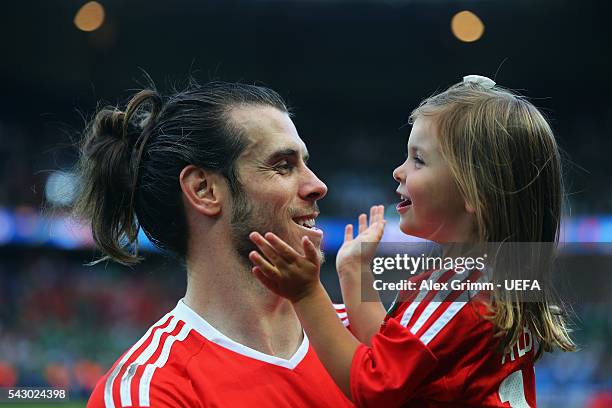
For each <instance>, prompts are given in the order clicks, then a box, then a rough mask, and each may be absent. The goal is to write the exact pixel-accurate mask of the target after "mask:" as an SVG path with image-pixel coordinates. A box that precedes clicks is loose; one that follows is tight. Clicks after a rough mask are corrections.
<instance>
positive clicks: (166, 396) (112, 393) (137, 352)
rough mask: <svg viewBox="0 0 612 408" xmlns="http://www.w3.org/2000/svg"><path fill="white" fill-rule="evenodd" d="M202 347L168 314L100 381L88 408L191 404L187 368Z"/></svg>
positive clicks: (200, 340)
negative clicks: (153, 403)
mask: <svg viewBox="0 0 612 408" xmlns="http://www.w3.org/2000/svg"><path fill="white" fill-rule="evenodd" d="M204 343H205V339H204V338H203V337H202V336H199V335H197V333H195V331H194V330H193V328H192V327H191V326H190V325H189V324H187V323H186V322H185V321H184V320H182V319H181V318H180V317H179V316H176V315H175V314H173V313H172V312H171V313H168V314H167V315H165V316H164V317H162V318H161V319H160V320H159V321H158V322H157V323H155V324H154V325H152V326H151V327H150V328H149V329H148V330H147V332H146V333H145V334H144V335H143V336H142V337H141V338H140V339H139V340H138V341H137V342H136V343H135V344H134V345H133V346H132V347H131V348H130V349H129V350H127V351H126V352H125V353H124V354H123V355H122V356H121V357H120V358H119V359H118V360H117V361H116V362H115V363H114V364H113V366H112V367H111V369H110V370H109V371H108V372H107V373H106V375H105V376H104V377H102V379H100V381H99V382H98V384H97V385H96V387H95V389H94V391H93V393H92V395H91V398H90V401H89V403H88V407H102V406H105V407H108V406H111V407H112V406H149V405H151V400H152V399H153V400H155V401H156V405H155V406H164V405H163V404H164V403H168V404H169V405H168V406H176V405H177V404H179V405H180V403H181V401H183V400H187V401H189V400H191V399H192V398H193V391H192V389H191V381H190V379H189V376H188V372H187V370H186V367H187V365H188V364H189V361H190V360H191V359H192V357H193V356H194V355H196V354H197V353H198V352H199V351H200V350H201V348H202V347H203V345H204ZM183 405H184V404H183ZM187 405H189V404H187ZM191 405H193V404H191ZM191 405H189V406H191Z"/></svg>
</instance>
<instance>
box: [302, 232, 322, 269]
mask: <svg viewBox="0 0 612 408" xmlns="http://www.w3.org/2000/svg"><path fill="white" fill-rule="evenodd" d="M302 248H304V255H306V259H308V260H309V261H310V262H312V263H313V264H315V265H318V264H319V252H318V251H317V249H316V248H315V246H314V244H313V243H312V241H311V240H310V239H309V238H308V237H304V238H302Z"/></svg>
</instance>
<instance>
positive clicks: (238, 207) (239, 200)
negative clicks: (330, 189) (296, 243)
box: [230, 187, 325, 267]
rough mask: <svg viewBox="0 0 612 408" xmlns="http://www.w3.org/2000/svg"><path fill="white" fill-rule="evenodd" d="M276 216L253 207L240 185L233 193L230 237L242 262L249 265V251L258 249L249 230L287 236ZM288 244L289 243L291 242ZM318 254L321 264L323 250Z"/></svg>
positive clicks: (323, 259) (282, 236) (299, 249)
mask: <svg viewBox="0 0 612 408" xmlns="http://www.w3.org/2000/svg"><path fill="white" fill-rule="evenodd" d="M315 209H316V204H315ZM256 210H258V211H256ZM290 215H291V214H290ZM295 215H297V214H295ZM278 217H279V215H278V214H275V213H274V212H266V211H264V210H263V209H262V207H259V208H255V206H254V205H253V203H252V202H251V201H249V199H248V197H247V196H246V194H245V193H244V191H243V190H242V189H241V188H240V187H239V188H237V189H236V191H235V192H234V194H233V202H232V217H231V221H230V224H231V239H232V243H233V245H234V249H235V250H236V252H237V253H238V256H239V257H240V260H241V261H242V262H244V264H246V265H248V266H249V267H251V266H252V263H251V261H250V260H249V253H251V251H259V248H257V246H256V245H255V244H254V243H253V242H252V241H251V239H250V238H249V234H251V232H253V231H257V232H259V233H260V234H262V235H263V234H265V233H266V232H273V233H274V234H276V235H277V236H279V237H280V238H281V239H283V240H286V239H287V238H288V233H287V231H286V229H285V228H282V227H281V226H280V225H279V224H278V223H275V222H274V220H277V219H278ZM289 244H290V245H291V243H289ZM294 249H295V250H297V251H298V252H299V253H302V252H303V251H302V248H294ZM319 256H320V264H321V265H322V264H323V262H324V261H325V256H324V254H323V251H322V250H320V249H319Z"/></svg>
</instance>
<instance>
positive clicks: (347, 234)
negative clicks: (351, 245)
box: [344, 224, 353, 242]
mask: <svg viewBox="0 0 612 408" xmlns="http://www.w3.org/2000/svg"><path fill="white" fill-rule="evenodd" d="M352 240H353V224H346V226H345V227H344V242H349V241H352Z"/></svg>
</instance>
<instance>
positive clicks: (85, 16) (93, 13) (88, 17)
mask: <svg viewBox="0 0 612 408" xmlns="http://www.w3.org/2000/svg"><path fill="white" fill-rule="evenodd" d="M103 23H104V7H102V5H101V4H100V3H98V2H97V1H90V2H88V3H85V4H84V5H83V6H82V7H81V8H80V9H79V11H77V13H76V15H75V16H74V25H75V26H76V27H77V28H78V29H79V30H82V31H95V30H97V29H98V28H100V26H101V25H102V24H103Z"/></svg>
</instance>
